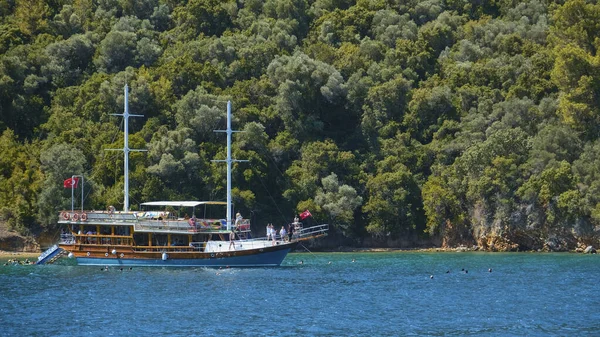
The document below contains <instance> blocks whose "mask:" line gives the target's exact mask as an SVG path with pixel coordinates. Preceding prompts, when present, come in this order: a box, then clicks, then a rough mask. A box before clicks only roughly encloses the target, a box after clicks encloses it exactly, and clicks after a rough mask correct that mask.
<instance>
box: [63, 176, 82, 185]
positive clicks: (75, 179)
mask: <svg viewBox="0 0 600 337" xmlns="http://www.w3.org/2000/svg"><path fill="white" fill-rule="evenodd" d="M78 183H79V178H78V177H71V178H69V179H67V180H65V181H64V183H63V186H64V187H65V188H77V184H78Z"/></svg>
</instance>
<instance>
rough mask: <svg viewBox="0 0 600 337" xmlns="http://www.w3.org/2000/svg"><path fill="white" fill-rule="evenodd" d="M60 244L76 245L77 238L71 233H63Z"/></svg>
mask: <svg viewBox="0 0 600 337" xmlns="http://www.w3.org/2000/svg"><path fill="white" fill-rule="evenodd" d="M60 243H61V244H65V245H72V244H74V243H75V236H74V235H73V234H71V233H61V234H60Z"/></svg>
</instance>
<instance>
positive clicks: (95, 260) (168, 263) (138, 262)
mask: <svg viewBox="0 0 600 337" xmlns="http://www.w3.org/2000/svg"><path fill="white" fill-rule="evenodd" d="M295 247H296V244H295V243H292V244H286V245H281V246H276V247H271V248H265V249H255V250H251V251H236V252H232V253H210V254H209V253H195V254H186V253H170V254H169V253H167V254H166V256H165V257H163V254H157V253H153V254H144V253H138V254H134V255H133V256H131V254H129V255H130V256H131V257H118V255H117V257H115V256H112V255H110V254H108V256H85V255H84V256H75V259H76V261H77V264H78V265H82V266H113V267H114V266H118V267H134V266H136V267H212V268H214V267H277V266H279V265H281V263H282V262H283V260H284V259H285V257H286V256H287V254H288V253H289V252H290V251H291V250H292V249H294V248H295ZM233 253H235V254H233ZM77 255H78V254H77Z"/></svg>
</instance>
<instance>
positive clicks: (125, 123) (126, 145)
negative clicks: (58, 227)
mask: <svg viewBox="0 0 600 337" xmlns="http://www.w3.org/2000/svg"><path fill="white" fill-rule="evenodd" d="M124 91H125V103H124V109H123V113H122V114H111V115H112V116H123V134H124V135H123V148H122V149H106V150H108V151H123V156H124V157H125V160H124V163H123V172H124V177H123V179H124V180H125V182H124V186H125V187H124V189H123V194H124V196H123V211H125V212H127V211H129V152H132V151H133V152H142V151H147V150H140V149H130V148H129V117H144V115H131V114H129V87H128V86H127V84H125V87H124Z"/></svg>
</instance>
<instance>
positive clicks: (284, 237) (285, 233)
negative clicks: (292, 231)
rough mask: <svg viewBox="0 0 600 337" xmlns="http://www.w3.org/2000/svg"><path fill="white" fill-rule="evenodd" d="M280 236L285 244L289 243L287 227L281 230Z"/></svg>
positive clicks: (282, 227)
mask: <svg viewBox="0 0 600 337" xmlns="http://www.w3.org/2000/svg"><path fill="white" fill-rule="evenodd" d="M279 236H280V237H281V240H283V242H285V241H287V238H286V237H287V232H286V231H285V226H281V229H280V230H279Z"/></svg>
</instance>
